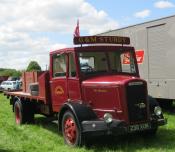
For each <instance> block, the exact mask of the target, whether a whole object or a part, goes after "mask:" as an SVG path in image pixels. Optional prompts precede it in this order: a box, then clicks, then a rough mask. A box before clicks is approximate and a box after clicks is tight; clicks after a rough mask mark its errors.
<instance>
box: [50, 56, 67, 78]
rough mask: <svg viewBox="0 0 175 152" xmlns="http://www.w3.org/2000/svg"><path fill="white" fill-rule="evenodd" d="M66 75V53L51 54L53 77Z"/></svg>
mask: <svg viewBox="0 0 175 152" xmlns="http://www.w3.org/2000/svg"><path fill="white" fill-rule="evenodd" d="M64 76H66V55H65V54H61V55H60V54H56V55H54V56H53V77H64Z"/></svg>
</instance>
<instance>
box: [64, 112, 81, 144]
mask: <svg viewBox="0 0 175 152" xmlns="http://www.w3.org/2000/svg"><path fill="white" fill-rule="evenodd" d="M62 133H63V137H64V141H65V143H66V144H67V145H69V146H73V147H75V146H81V145H82V144H83V143H84V142H83V136H82V133H81V130H80V126H79V124H78V123H77V120H76V119H75V116H74V115H73V114H72V112H70V111H66V112H65V113H64V115H63V119H62Z"/></svg>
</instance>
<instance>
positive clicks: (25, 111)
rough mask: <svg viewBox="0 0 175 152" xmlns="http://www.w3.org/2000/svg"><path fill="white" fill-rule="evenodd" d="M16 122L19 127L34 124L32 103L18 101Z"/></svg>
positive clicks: (15, 107)
mask: <svg viewBox="0 0 175 152" xmlns="http://www.w3.org/2000/svg"><path fill="white" fill-rule="evenodd" d="M14 113H15V122H16V124H18V125H21V124H25V123H33V122H34V110H33V106H32V103H28V102H25V101H23V102H21V101H20V100H17V101H16V102H15V104H14Z"/></svg>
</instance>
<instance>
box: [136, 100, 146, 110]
mask: <svg viewBox="0 0 175 152" xmlns="http://www.w3.org/2000/svg"><path fill="white" fill-rule="evenodd" d="M135 106H136V107H138V108H140V109H144V108H145V107H146V105H145V103H143V102H141V103H137V104H135Z"/></svg>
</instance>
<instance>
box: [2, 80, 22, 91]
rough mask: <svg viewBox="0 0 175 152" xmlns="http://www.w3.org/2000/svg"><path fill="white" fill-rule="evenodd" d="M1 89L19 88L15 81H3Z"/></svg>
mask: <svg viewBox="0 0 175 152" xmlns="http://www.w3.org/2000/svg"><path fill="white" fill-rule="evenodd" d="M0 89H1V90H8V91H10V90H17V89H19V84H18V82H17V81H3V82H2V83H1V85H0Z"/></svg>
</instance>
